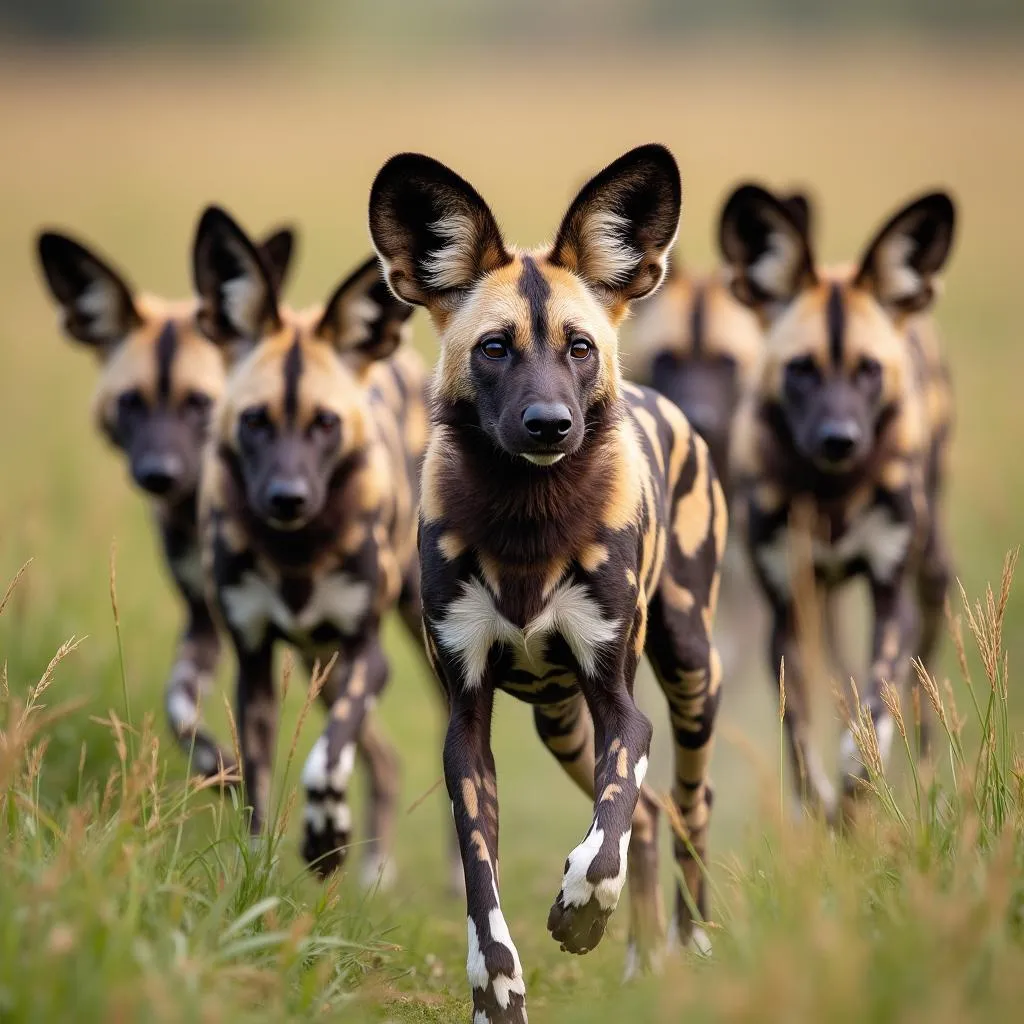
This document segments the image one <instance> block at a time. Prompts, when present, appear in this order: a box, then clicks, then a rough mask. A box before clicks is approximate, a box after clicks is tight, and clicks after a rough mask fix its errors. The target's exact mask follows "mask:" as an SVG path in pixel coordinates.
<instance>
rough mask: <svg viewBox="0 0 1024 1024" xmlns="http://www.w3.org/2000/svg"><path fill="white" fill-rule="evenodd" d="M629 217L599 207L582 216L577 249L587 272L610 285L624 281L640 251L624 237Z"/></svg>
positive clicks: (635, 266) (638, 257)
mask: <svg viewBox="0 0 1024 1024" xmlns="http://www.w3.org/2000/svg"><path fill="white" fill-rule="evenodd" d="M628 227H629V221H628V220H626V218H625V217H623V216H622V215H621V214H618V213H616V212H615V211H614V210H598V211H596V212H594V213H591V214H588V215H587V216H585V217H584V218H583V223H582V225H581V229H580V250H581V253H582V256H583V260H582V262H583V263H584V265H585V268H584V269H585V270H586V272H587V276H588V277H591V278H593V279H594V280H596V281H600V282H602V283H603V284H607V285H611V286H612V287H621V286H623V285H625V284H626V283H627V282H628V281H629V278H630V275H631V274H632V273H633V271H634V270H636V268H637V264H639V262H640V260H641V259H643V254H642V253H639V252H637V251H636V249H634V248H633V246H631V245H630V244H629V243H628V242H627V241H626V237H625V236H626V229H627V228H628Z"/></svg>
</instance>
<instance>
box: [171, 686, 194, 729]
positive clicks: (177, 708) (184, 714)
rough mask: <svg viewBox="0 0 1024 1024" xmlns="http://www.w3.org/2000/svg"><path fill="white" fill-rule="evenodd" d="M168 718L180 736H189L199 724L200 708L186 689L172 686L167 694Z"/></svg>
mask: <svg viewBox="0 0 1024 1024" xmlns="http://www.w3.org/2000/svg"><path fill="white" fill-rule="evenodd" d="M167 717H168V718H169V719H170V720H171V728H172V729H173V730H174V732H175V733H176V734H177V735H179V736H187V735H188V734H189V733H190V732H192V730H193V729H195V727H196V726H197V725H198V724H199V708H198V707H197V706H196V702H195V701H194V700H193V699H192V697H191V695H190V694H189V692H188V690H186V689H185V687H183V686H181V685H178V686H172V688H171V690H170V692H169V693H168V694H167Z"/></svg>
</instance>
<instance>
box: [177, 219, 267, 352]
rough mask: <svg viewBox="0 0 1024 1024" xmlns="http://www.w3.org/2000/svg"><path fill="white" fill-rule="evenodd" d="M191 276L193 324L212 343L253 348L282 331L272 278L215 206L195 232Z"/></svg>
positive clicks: (235, 226)
mask: <svg viewBox="0 0 1024 1024" xmlns="http://www.w3.org/2000/svg"><path fill="white" fill-rule="evenodd" d="M192 273H193V282H194V285H195V290H196V294H197V295H198V296H199V303H200V305H199V313H198V318H197V319H198V323H199V326H200V329H201V330H202V331H203V333H204V334H206V336H207V337H208V338H209V339H210V340H211V341H213V342H216V343H217V344H220V345H227V344H231V343H233V342H237V341H244V342H248V343H250V344H253V343H255V342H257V341H259V339H260V338H261V337H263V335H264V334H269V333H273V332H274V331H277V330H279V329H280V327H281V318H280V315H279V313H278V308H277V293H276V289H275V288H274V284H273V276H272V273H271V271H270V270H269V268H268V266H267V263H266V261H265V259H264V257H263V256H262V255H261V253H260V251H259V249H258V248H257V246H256V244H255V243H254V242H253V241H252V239H250V238H249V236H248V235H247V234H246V233H245V231H243V230H242V228H241V227H240V226H239V225H238V223H237V222H236V221H235V220H234V218H232V217H231V215H230V214H228V213H227V212H226V211H225V210H223V209H221V207H219V206H208V207H207V208H206V209H205V210H204V211H203V214H202V216H201V217H200V218H199V223H198V225H197V226H196V235H195V242H194V243H193V246H192Z"/></svg>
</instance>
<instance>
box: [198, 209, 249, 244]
mask: <svg viewBox="0 0 1024 1024" xmlns="http://www.w3.org/2000/svg"><path fill="white" fill-rule="evenodd" d="M224 228H227V229H228V230H231V231H239V230H240V229H239V227H238V224H237V223H236V222H235V219H234V218H233V217H232V216H231V214H229V213H228V212H227V210H225V209H224V207H223V206H218V205H217V204H216V203H211V204H210V205H209V206H207V207H206V208H205V209H204V210H203V212H202V213H201V214H200V215H199V222H198V224H197V225H196V237H197V238H198V237H199V236H200V235H206V234H209V233H210V232H212V231H220V230H222V229H224Z"/></svg>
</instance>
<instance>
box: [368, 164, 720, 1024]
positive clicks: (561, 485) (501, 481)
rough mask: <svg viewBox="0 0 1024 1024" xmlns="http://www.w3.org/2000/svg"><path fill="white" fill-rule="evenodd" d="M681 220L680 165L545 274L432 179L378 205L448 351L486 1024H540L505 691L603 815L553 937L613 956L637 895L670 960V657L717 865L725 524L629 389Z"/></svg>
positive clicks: (694, 784) (405, 170)
mask: <svg viewBox="0 0 1024 1024" xmlns="http://www.w3.org/2000/svg"><path fill="white" fill-rule="evenodd" d="M680 203H681V192H680V180H679V171H678V168H677V167H676V162H675V160H674V159H673V157H672V155H671V153H669V151H668V150H666V149H665V148H664V147H662V146H657V145H648V146H643V147H640V148H638V149H635V150H633V151H631V152H629V153H627V154H626V155H625V156H623V157H621V158H620V159H618V160H616V161H615V162H614V163H612V164H611V165H610V166H609V167H607V168H606V169H605V170H603V171H602V172H601V173H600V174H598V175H597V176H596V177H595V178H593V179H592V180H591V181H590V182H589V183H588V184H586V185H585V186H584V187H583V189H582V191H581V192H580V193H579V195H578V196H577V197H576V199H575V200H574V201H573V203H572V204H571V206H570V207H569V209H568V212H567V213H566V215H565V217H564V219H563V220H562V223H561V226H560V227H559V229H558V232H557V235H556V238H555V241H554V243H553V244H552V245H551V246H550V247H547V248H543V249H538V250H533V251H531V252H526V251H519V250H516V249H513V248H511V247H509V246H507V245H506V243H505V241H504V240H503V238H502V236H501V233H500V231H499V229H498V226H497V223H496V221H495V219H494V216H493V215H492V213H491V211H490V209H489V208H488V206H487V205H486V203H485V202H484V200H483V199H482V198H481V197H480V196H479V194H478V193H477V192H476V191H475V190H474V189H473V187H472V186H471V185H469V184H468V183H467V182H466V181H464V180H463V179H462V178H460V177H459V176H458V175H457V174H455V173H454V172H453V171H451V170H450V169H448V168H447V167H445V166H444V165H443V164H440V163H438V162H437V161H435V160H432V159H430V158H429V157H426V156H420V155H416V154H403V155H399V156H396V157H393V158H392V159H391V160H390V161H388V163H387V164H385V166H384V167H383V168H382V169H381V171H380V172H379V174H378V175H377V178H376V180H375V182H374V185H373V188H372V191H371V196H370V229H371V234H372V236H373V241H374V245H375V246H376V248H377V251H378V253H379V254H380V257H381V260H382V263H383V265H384V268H385V273H386V276H387V280H388V282H389V284H390V285H391V287H392V289H393V290H394V292H395V294H396V295H398V296H399V297H400V298H402V299H403V300H405V301H406V302H410V303H414V304H419V305H423V306H426V308H427V310H428V311H429V313H430V316H431V318H432V320H433V323H434V327H435V328H436V330H437V333H438V335H439V337H440V342H441V358H440V364H439V366H438V369H437V372H436V376H435V383H434V396H433V398H434V403H433V423H434V429H433V431H432V433H431V440H430V443H429V446H428V450H427V457H426V461H425V463H424V470H423V498H422V502H421V508H420V558H421V563H422V579H423V614H424V623H425V629H426V634H427V647H428V653H429V655H430V658H431V661H432V662H433V664H434V667H435V670H436V672H437V674H438V676H439V678H440V679H441V681H442V682H443V684H444V687H445V689H446V690H447V693H448V698H449V702H450V721H449V726H448V735H447V738H446V741H445V745H444V774H445V780H446V782H447V788H448V793H449V796H450V797H451V800H452V807H453V812H454V816H455V823H456V827H457V830H458V833H459V839H460V843H461V848H462V859H463V865H464V869H465V877H466V891H467V903H468V935H469V958H468V975H469V981H470V985H471V988H472V995H473V1014H474V1015H473V1020H474V1022H476V1024H481V1022H485V1021H486V1022H490V1024H499V1022H522V1021H525V1020H526V1006H525V985H524V981H523V973H522V967H521V964H520V961H519V956H518V953H517V952H516V948H515V946H514V944H513V942H512V939H511V936H510V935H509V930H508V927H507V925H506V923H505V920H504V917H503V916H502V912H501V906H500V902H499V895H498V793H497V787H496V779H495V767H494V759H493V756H492V753H491V743H490V732H491V714H492V706H493V702H494V695H495V690H498V689H501V690H505V691H506V692H508V693H510V694H512V695H513V696H515V697H517V698H519V699H521V700H524V701H526V702H527V703H529V704H531V705H532V706H533V711H534V721H535V724H536V728H537V732H538V733H539V735H540V738H541V740H542V741H543V743H544V745H545V746H546V747H547V748H548V750H549V751H550V752H551V753H552V754H553V755H554V756H555V757H556V758H557V759H558V761H559V762H560V763H561V765H562V767H563V768H564V769H565V771H566V772H567V773H568V774H569V776H570V777H571V778H572V779H573V780H574V781H575V782H576V783H577V784H578V785H579V786H580V787H581V788H582V789H583V790H584V791H585V792H587V793H588V794H589V795H590V796H591V798H592V799H594V817H593V821H592V823H591V826H590V828H589V830H588V831H587V833H586V836H585V838H584V839H583V840H582V842H581V843H580V844H579V846H577V847H576V849H574V850H573V851H572V852H571V853H570V854H569V857H568V859H567V860H566V862H565V871H564V875H563V878H562V885H561V889H560V891H559V893H558V895H557V897H556V899H555V901H554V905H553V906H552V908H551V912H550V915H549V917H548V929H549V930H550V932H551V934H552V936H553V937H554V938H555V940H556V941H557V942H559V943H560V944H561V947H562V949H563V950H568V951H569V952H573V953H585V952H587V951H588V950H590V949H592V948H593V947H594V946H595V945H596V944H597V943H598V942H599V941H600V939H601V937H602V935H603V933H604V930H605V925H606V923H607V921H608V918H609V916H610V914H611V913H612V911H613V910H614V909H615V906H616V904H617V903H618V900H619V896H620V894H621V891H622V888H623V885H624V883H625V881H626V878H627V874H628V878H629V882H630V889H631V894H632V898H631V901H630V902H631V914H630V940H629V956H628V960H629V963H628V964H627V967H628V968H629V969H636V968H638V967H642V966H646V965H647V964H648V963H650V961H651V960H652V959H654V958H655V957H656V956H657V955H658V952H659V947H660V945H661V940H662V938H663V931H664V925H663V918H662V909H661V896H660V892H659V885H658V873H657V829H656V825H657V806H656V803H655V801H654V800H653V799H652V797H651V795H650V794H649V793H648V792H647V791H646V790H645V789H644V788H643V786H642V783H643V780H644V774H645V772H646V770H647V761H648V751H649V745H650V740H651V732H652V728H651V723H650V722H649V721H648V720H647V718H646V717H645V716H644V715H643V714H642V713H641V712H640V711H639V710H638V709H637V707H636V704H635V703H634V700H633V682H634V675H635V672H636V667H637V662H638V661H639V659H640V657H641V655H642V654H643V653H644V652H645V651H646V653H647V655H648V657H649V659H650V660H651V662H652V664H653V666H654V669H655V672H656V674H657V676H658V678H659V680H660V682H661V686H662V688H663V690H664V692H665V695H666V697H667V698H668V702H669V708H670V713H671V722H672V726H673V732H674V736H675V755H676V756H675V783H674V787H673V800H674V802H675V804H676V806H677V808H678V810H679V812H680V813H681V815H682V817H683V819H684V820H685V822H686V827H687V829H688V832H689V838H690V842H692V849H693V850H695V851H696V853H697V854H698V856H700V857H701V858H703V857H704V855H705V853H706V849H705V844H706V837H707V826H708V818H709V813H710V805H711V791H710V786H709V784H708V778H707V771H708V759H709V755H710V750H711V735H712V724H713V721H714V717H715V711H716V708H717V705H718V701H719V685H720V668H719V662H718V656H717V654H716V653H715V651H714V648H713V646H712V644H711V625H712V617H713V611H714V606H715V596H716V591H717V585H718V583H717V581H718V565H719V561H720V559H721V556H722V550H723V547H724V545H725V535H726V525H727V514H726V508H725V500H724V495H723V492H722V488H721V487H720V486H719V483H718V480H717V478H716V476H715V473H714V469H713V467H712V464H711V460H710V458H709V457H708V450H707V446H706V445H705V444H704V442H703V441H702V440H700V438H699V437H698V436H697V435H696V434H695V433H693V432H692V431H691V430H690V427H689V425H688V424H687V422H686V419H685V417H684V416H683V414H682V413H681V412H680V411H679V410H678V408H677V407H676V406H674V405H673V404H672V403H671V402H668V401H667V400H665V399H664V398H662V397H661V396H658V395H656V394H655V393H654V392H651V391H647V390H644V389H642V388H639V387H635V386H632V385H629V384H626V383H625V382H624V381H623V379H622V377H621V375H620V371H619V365H618V340H617V329H618V326H619V324H620V323H621V322H622V320H623V318H624V317H625V315H626V312H627V309H628V307H629V305H630V303H631V302H632V301H633V300H634V299H637V298H639V297H641V296H643V295H646V294H648V293H650V292H651V291H653V290H654V289H655V288H656V287H657V286H658V284H660V282H661V279H662V276H663V274H664V268H665V257H666V253H667V252H668V249H669V247H670V246H671V244H672V240H673V239H674V237H675V234H676V229H677V226H678V221H679V212H680ZM595 794H596V795H595ZM627 854H628V870H627ZM675 854H676V857H677V859H678V860H679V864H680V867H681V872H682V877H683V878H685V881H686V884H687V886H688V888H689V894H688V895H687V896H686V897H684V896H683V894H682V893H681V892H680V893H677V899H676V909H675V928H676V930H677V932H678V933H679V936H680V937H681V938H682V939H683V941H688V940H696V941H697V942H698V943H699V944H700V945H701V946H704V945H705V944H706V935H704V933H703V931H702V930H700V929H699V928H697V927H695V922H694V921H693V919H692V918H691V915H690V912H689V909H688V908H689V907H690V906H693V905H695V906H696V907H697V908H698V910H699V912H700V914H701V915H706V913H707V903H706V898H705V890H704V882H703V879H702V877H701V874H700V870H699V868H698V865H697V862H696V861H695V860H694V859H692V857H691V850H690V848H689V847H687V846H686V845H685V844H684V843H683V842H682V841H681V840H679V841H677V843H676V847H675Z"/></svg>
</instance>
